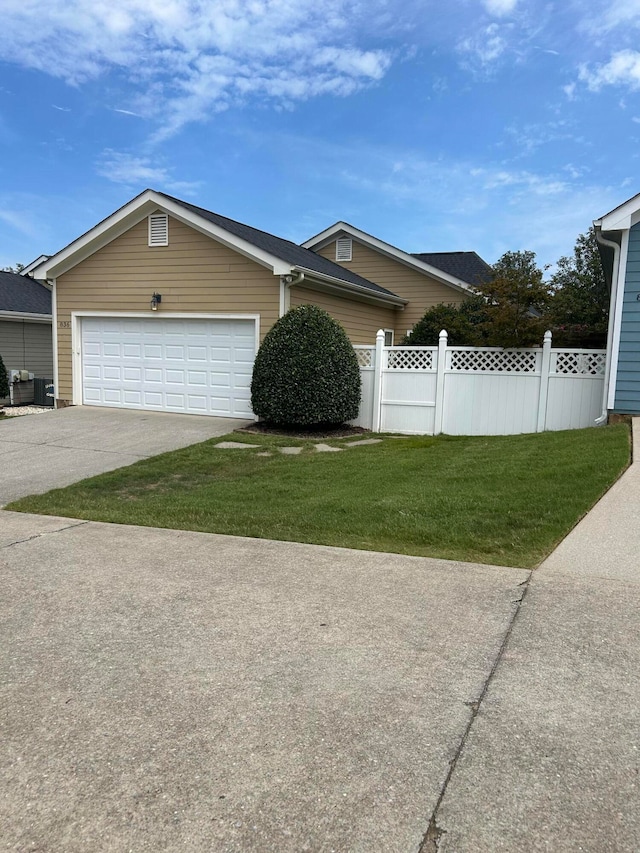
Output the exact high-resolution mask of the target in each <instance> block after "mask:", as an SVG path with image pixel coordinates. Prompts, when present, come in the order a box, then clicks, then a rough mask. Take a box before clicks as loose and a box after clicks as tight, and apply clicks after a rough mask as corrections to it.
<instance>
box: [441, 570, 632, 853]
mask: <svg viewBox="0 0 640 853" xmlns="http://www.w3.org/2000/svg"><path fill="white" fill-rule="evenodd" d="M639 638H640V587H639V586H638V585H635V584H627V583H617V582H614V583H612V582H611V581H609V580H602V579H599V578H594V577H588V578H585V579H584V580H583V581H580V580H578V579H576V578H575V577H573V576H571V575H561V576H555V577H551V576H550V575H549V574H547V575H546V576H542V575H540V576H539V575H535V576H534V578H533V580H532V581H531V586H530V589H529V591H528V593H527V595H526V597H525V600H524V603H523V605H522V608H521V611H520V613H519V615H518V617H517V619H516V621H515V624H514V628H513V632H512V634H511V636H510V638H509V642H508V645H507V648H506V650H505V653H504V655H503V657H502V659H501V661H500V664H499V666H498V669H497V672H496V675H495V678H494V680H493V681H492V682H491V685H490V687H489V690H488V692H487V695H486V697H485V699H484V701H483V702H482V705H481V708H480V711H479V713H478V716H477V718H476V720H475V722H474V724H473V726H472V727H471V731H470V733H469V737H468V739H467V742H466V743H465V745H464V748H463V750H462V753H461V756H460V758H459V760H458V763H457V765H456V768H455V772H454V774H453V776H452V779H451V782H450V784H449V786H448V788H447V791H446V795H445V797H444V799H443V803H442V805H441V808H440V810H439V812H438V815H437V819H436V823H437V827H438V829H439V830H440V831H441V832H442V833H443V834H442V836H441V840H440V846H439V847H438V848H437V849H438V850H439V853H486V851H492V853H493V851H496V853H497V851H508V853H533V851H547V850H548V851H562V853H584V852H585V851H586V853H596V851H597V853H637V851H638V850H640V783H639V776H638V773H639V770H640V714H639V713H638V708H639V704H640V641H639Z"/></svg>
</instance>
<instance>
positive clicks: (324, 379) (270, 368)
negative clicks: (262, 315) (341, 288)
mask: <svg viewBox="0 0 640 853" xmlns="http://www.w3.org/2000/svg"><path fill="white" fill-rule="evenodd" d="M251 405H252V406H253V411H254V412H255V414H256V415H257V416H258V417H259V418H261V419H262V420H265V421H268V422H270V423H276V424H291V425H305V426H309V425H311V424H340V423H344V422H345V421H350V420H353V419H354V418H356V417H357V416H358V410H359V407H360V369H359V367H358V359H357V357H356V354H355V351H354V349H353V346H352V345H351V342H350V341H349V338H348V337H347V334H346V332H345V331H344V329H343V328H342V326H341V325H340V324H339V323H338V322H337V321H336V320H334V319H333V317H331V315H329V314H327V312H326V311H323V310H322V308H318V307H317V306H316V305H301V306H300V307H299V308H292V309H291V311H288V312H287V313H286V314H285V315H284V316H283V317H281V318H280V319H279V320H278V322H277V323H275V325H274V326H273V327H272V328H271V329H270V330H269V332H267V334H266V336H265V339H264V341H263V342H262V345H261V347H260V349H259V350H258V354H257V356H256V361H255V364H254V367H253V378H252V380H251Z"/></svg>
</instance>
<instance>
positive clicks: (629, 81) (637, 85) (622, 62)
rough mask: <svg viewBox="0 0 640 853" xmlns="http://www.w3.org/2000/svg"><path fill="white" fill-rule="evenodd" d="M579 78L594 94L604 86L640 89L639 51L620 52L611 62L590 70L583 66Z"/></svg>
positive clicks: (615, 54)
mask: <svg viewBox="0 0 640 853" xmlns="http://www.w3.org/2000/svg"><path fill="white" fill-rule="evenodd" d="M579 78H580V80H581V81H582V82H583V83H586V85H587V87H588V88H589V89H590V90H591V91H592V92H597V91H599V90H600V89H602V87H603V86H625V87H627V88H629V89H632V90H635V89H640V53H639V52H638V51H637V50H620V51H618V52H617V53H614V54H613V56H612V57H611V59H610V60H609V62H606V63H604V64H603V65H599V66H596V67H595V68H590V67H589V66H587V65H583V66H582V67H581V68H580V73H579Z"/></svg>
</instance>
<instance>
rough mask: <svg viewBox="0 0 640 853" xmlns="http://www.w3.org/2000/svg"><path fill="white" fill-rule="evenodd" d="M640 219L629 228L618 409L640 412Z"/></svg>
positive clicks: (617, 383) (619, 410)
mask: <svg viewBox="0 0 640 853" xmlns="http://www.w3.org/2000/svg"><path fill="white" fill-rule="evenodd" d="M639 300H640V223H639V224H638V225H634V226H633V227H632V228H631V230H630V232H629V254H628V256H627V269H626V275H625V287H624V302H623V305H622V326H621V329H620V352H619V355H618V376H617V379H616V395H615V404H614V409H615V411H616V412H623V413H627V414H634V415H638V414H640V301H639Z"/></svg>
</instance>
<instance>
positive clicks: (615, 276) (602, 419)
mask: <svg viewBox="0 0 640 853" xmlns="http://www.w3.org/2000/svg"><path fill="white" fill-rule="evenodd" d="M595 232H596V240H597V241H598V243H600V244H601V245H602V246H607V247H608V248H609V249H613V271H612V274H611V301H610V302H609V323H608V326H607V355H606V359H605V365H604V392H603V396H602V414H601V415H600V416H599V417H597V418H596V419H595V421H594V423H595V424H596V426H601V425H602V424H604V423H606V422H607V417H608V416H609V407H608V400H609V383H610V377H611V363H610V362H611V350H612V348H613V327H614V323H615V316H616V304H617V301H618V280H619V278H620V246H619V245H618V243H615V242H614V241H613V240H607V239H606V237H603V236H602V232H601V231H599V230H598V229H597V228H596V229H595Z"/></svg>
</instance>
